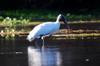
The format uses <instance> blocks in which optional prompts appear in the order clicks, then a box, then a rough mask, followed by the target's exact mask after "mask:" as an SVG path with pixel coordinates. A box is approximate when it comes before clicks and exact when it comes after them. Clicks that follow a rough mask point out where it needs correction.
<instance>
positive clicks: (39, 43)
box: [35, 39, 42, 48]
mask: <svg viewBox="0 0 100 66" xmlns="http://www.w3.org/2000/svg"><path fill="white" fill-rule="evenodd" d="M41 46H42V40H41V39H35V47H36V48H41Z"/></svg>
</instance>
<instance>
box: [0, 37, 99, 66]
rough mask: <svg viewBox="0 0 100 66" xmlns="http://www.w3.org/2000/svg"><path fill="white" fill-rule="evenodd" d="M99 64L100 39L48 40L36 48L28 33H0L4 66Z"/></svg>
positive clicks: (94, 65)
mask: <svg viewBox="0 0 100 66" xmlns="http://www.w3.org/2000/svg"><path fill="white" fill-rule="evenodd" d="M97 65H98V66H99V65H100V39H87V40H86V39H83V40H59V41H58V40H52V41H50V40H49V41H47V40H45V48H42V49H40V48H36V47H35V44H34V42H32V43H29V42H28V41H27V40H26V37H19V36H16V37H15V38H13V39H5V38H4V37H0V66H97Z"/></svg>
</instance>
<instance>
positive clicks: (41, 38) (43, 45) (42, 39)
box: [41, 36, 45, 48]
mask: <svg viewBox="0 0 100 66" xmlns="http://www.w3.org/2000/svg"><path fill="white" fill-rule="evenodd" d="M44 37H45V36H42V37H41V39H42V48H44Z"/></svg>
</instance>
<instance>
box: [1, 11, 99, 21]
mask: <svg viewBox="0 0 100 66" xmlns="http://www.w3.org/2000/svg"><path fill="white" fill-rule="evenodd" d="M59 13H62V14H64V15H65V16H66V18H67V19H68V20H98V19H99V17H100V15H99V12H98V11H96V12H81V13H80V12H78V13H77V12H76V13H74V12H67V11H66V12H60V11H53V10H37V9H36V10H35V9H34V10H7V11H1V14H0V20H2V19H4V18H6V17H10V18H17V19H22V18H23V19H29V20H31V21H33V20H55V19H56V17H57V15H58V14H59Z"/></svg>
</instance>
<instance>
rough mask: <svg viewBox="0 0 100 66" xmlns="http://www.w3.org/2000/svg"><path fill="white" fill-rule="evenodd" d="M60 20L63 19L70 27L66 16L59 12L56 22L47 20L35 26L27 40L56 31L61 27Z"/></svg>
mask: <svg viewBox="0 0 100 66" xmlns="http://www.w3.org/2000/svg"><path fill="white" fill-rule="evenodd" d="M60 20H62V21H63V22H64V23H65V24H66V26H67V27H68V25H67V21H66V19H65V17H64V16H63V15H62V14H59V15H58V17H57V20H56V21H55V22H45V23H42V24H39V25H37V26H35V27H34V28H33V30H32V31H30V33H29V35H28V36H27V40H29V42H31V41H33V40H34V39H36V38H42V39H43V37H44V36H47V35H52V34H53V33H54V32H56V31H58V30H59V29H60Z"/></svg>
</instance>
